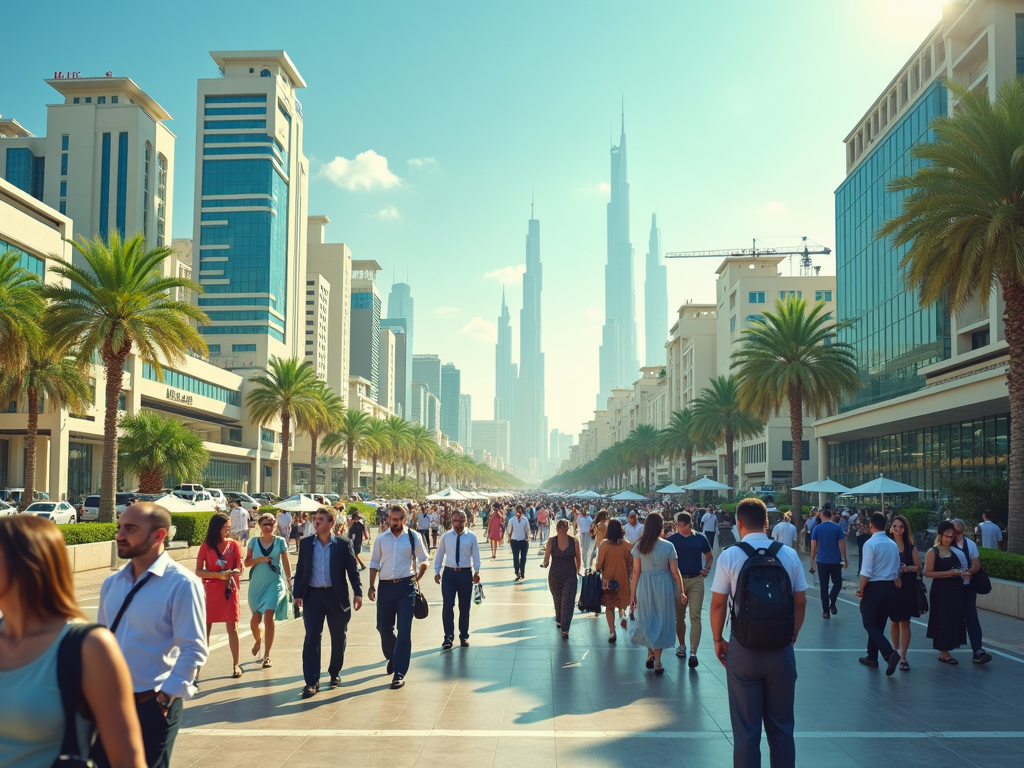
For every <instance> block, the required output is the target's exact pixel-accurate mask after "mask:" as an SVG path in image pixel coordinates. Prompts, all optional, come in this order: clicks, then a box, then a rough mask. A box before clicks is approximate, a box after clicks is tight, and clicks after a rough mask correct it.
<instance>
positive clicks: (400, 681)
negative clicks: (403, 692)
mask: <svg viewBox="0 0 1024 768" xmlns="http://www.w3.org/2000/svg"><path fill="white" fill-rule="evenodd" d="M404 685H405V678H404V677H403V676H402V675H395V678H394V680H392V681H391V690H393V691H396V690H398V689H399V688H402V687H403V686H404Z"/></svg>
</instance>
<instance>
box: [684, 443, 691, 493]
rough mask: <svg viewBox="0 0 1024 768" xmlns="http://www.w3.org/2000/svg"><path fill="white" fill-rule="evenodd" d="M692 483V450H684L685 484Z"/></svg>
mask: <svg viewBox="0 0 1024 768" xmlns="http://www.w3.org/2000/svg"><path fill="white" fill-rule="evenodd" d="M692 482H693V448H692V447H690V448H687V449H686V483H685V485H689V484H690V483H692Z"/></svg>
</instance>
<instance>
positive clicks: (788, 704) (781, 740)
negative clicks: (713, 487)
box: [711, 499, 807, 768]
mask: <svg viewBox="0 0 1024 768" xmlns="http://www.w3.org/2000/svg"><path fill="white" fill-rule="evenodd" d="M767 520H768V510H767V509H766V508H765V505H764V502H763V501H761V500H760V499H743V500H741V501H740V502H739V503H738V504H737V505H736V527H737V529H738V532H739V535H740V544H739V545H737V546H734V547H730V548H729V549H727V550H725V551H724V552H722V554H721V555H720V556H719V558H718V567H717V569H716V570H715V580H714V582H713V583H712V585H711V592H712V596H711V631H712V635H713V637H714V640H715V655H716V656H718V659H719V660H720V661H721V662H722V664H723V665H725V670H726V678H727V684H728V689H729V710H730V713H731V717H732V734H733V766H735V767H736V768H757V767H758V766H760V765H761V726H762V723H763V724H764V730H765V732H766V733H767V735H768V749H769V750H770V752H771V764H772V768H794V766H795V765H796V743H795V741H794V739H793V730H794V725H795V719H794V715H793V702H794V698H795V693H796V656H795V654H794V653H793V644H794V643H796V639H797V635H799V634H800V627H801V626H803V623H804V612H805V611H806V609H807V579H806V578H805V577H804V568H803V564H802V563H801V562H800V556H799V555H797V553H796V551H795V550H793V549H789V548H787V547H784V546H780V545H779V544H777V543H773V542H772V541H771V539H769V538H768V536H767V535H765V533H764V527H765V524H766V523H767ZM772 548H777V551H776V552H775V553H774V556H773V557H772V558H771V563H770V564H764V562H765V559H766V558H765V557H764V556H763V555H761V554H760V553H764V552H766V551H767V552H768V553H771V551H772ZM751 553H754V554H753V555H752V554H751ZM754 555H758V558H759V560H760V561H761V562H762V566H761V568H760V569H759V573H760V572H768V571H769V569H770V570H771V573H772V574H773V575H774V576H775V577H777V578H776V579H775V580H776V581H778V578H781V579H783V580H788V582H789V587H790V590H791V595H792V606H791V607H789V606H787V607H786V608H787V610H792V630H791V631H792V640H791V642H788V643H786V639H787V638H786V637H783V636H782V635H783V634H788V633H789V632H790V627H789V626H785V627H784V628H783V629H784V632H777V633H776V632H770V631H765V632H762V633H761V637H760V638H759V639H760V640H762V641H763V640H766V639H767V636H768V634H778V635H779V636H778V637H773V638H772V640H774V641H775V642H772V643H770V644H768V643H762V644H768V645H771V646H775V647H770V648H765V649H758V648H753V647H746V646H744V645H743V644H742V643H740V641H739V633H738V623H737V619H736V617H737V615H740V614H746V613H747V612H748V611H750V609H751V608H752V606H747V605H746V600H747V593H746V592H741V591H740V589H739V587H740V586H741V583H746V584H749V582H748V581H747V578H746V577H745V576H744V578H742V579H741V575H743V566H744V564H745V563H746V562H747V559H748V558H749V557H752V556H754ZM779 567H781V568H783V569H784V571H785V574H784V575H782V574H779V573H778V568H779ZM748 589H749V587H748ZM730 599H731V600H732V603H733V609H732V614H733V618H732V637H731V639H730V640H729V641H728V642H727V641H726V640H725V638H724V637H723V634H722V633H723V632H724V631H725V619H726V612H727V611H728V604H729V600H730ZM750 612H751V613H753V612H754V611H750ZM751 624H754V625H753V626H751ZM744 628H745V630H749V632H744V637H746V636H747V635H748V634H749V635H751V636H755V637H756V636H757V635H758V630H759V629H760V627H759V626H757V625H756V624H755V623H754V622H752V621H751V622H749V623H748V621H746V620H745V621H744ZM748 645H753V643H751V642H749V641H748Z"/></svg>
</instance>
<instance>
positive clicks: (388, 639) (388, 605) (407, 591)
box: [377, 579, 416, 677]
mask: <svg viewBox="0 0 1024 768" xmlns="http://www.w3.org/2000/svg"><path fill="white" fill-rule="evenodd" d="M415 605H416V588H415V587H414V586H413V581H412V579H407V580H406V581H399V582H390V581H381V583H380V586H379V587H378V590H377V631H378V632H379V633H380V648H381V650H382V651H383V652H384V658H385V659H387V660H388V661H391V662H394V665H395V674H396V675H401V676H402V677H405V675H406V674H407V673H408V672H409V662H410V660H411V658H412V612H413V608H414V607H415ZM396 629H397V630H398V631H397V634H396V632H395V630H396Z"/></svg>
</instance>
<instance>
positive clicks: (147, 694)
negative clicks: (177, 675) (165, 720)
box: [135, 689, 157, 704]
mask: <svg viewBox="0 0 1024 768" xmlns="http://www.w3.org/2000/svg"><path fill="white" fill-rule="evenodd" d="M156 695H157V692H156V691H154V690H152V689H150V690H148V691H139V692H138V693H136V694H135V703H136V704H145V703H146V702H147V701H152V700H153V699H155V698H156Z"/></svg>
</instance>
